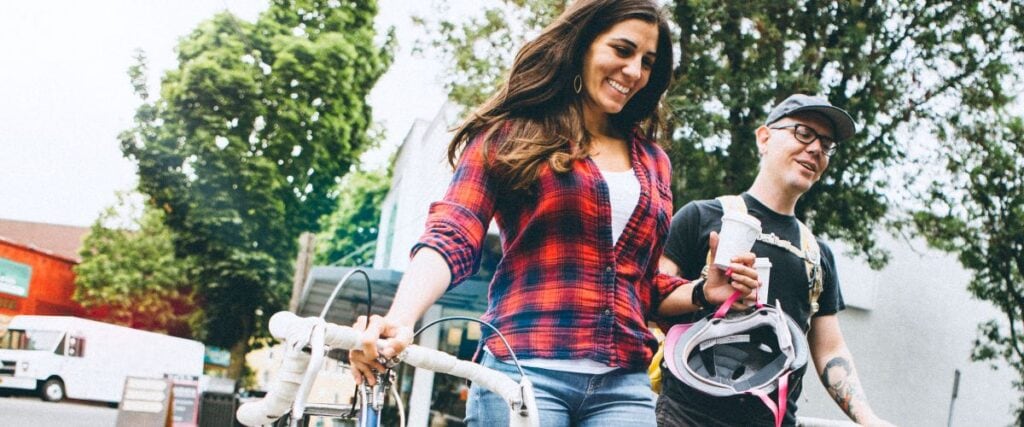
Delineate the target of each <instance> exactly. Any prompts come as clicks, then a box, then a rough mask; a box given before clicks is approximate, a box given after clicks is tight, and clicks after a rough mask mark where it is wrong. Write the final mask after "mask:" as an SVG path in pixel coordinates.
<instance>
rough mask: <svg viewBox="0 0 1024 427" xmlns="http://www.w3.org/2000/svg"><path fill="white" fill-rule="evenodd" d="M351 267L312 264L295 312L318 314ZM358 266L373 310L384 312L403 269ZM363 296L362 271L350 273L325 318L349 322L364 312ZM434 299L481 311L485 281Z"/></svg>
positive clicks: (443, 304)
mask: <svg viewBox="0 0 1024 427" xmlns="http://www.w3.org/2000/svg"><path fill="white" fill-rule="evenodd" d="M352 270H353V267H313V268H312V269H311V270H310V272H309V277H308V278H307V279H306V285H305V287H304V288H303V291H302V298H301V299H300V300H299V305H298V309H297V312H298V313H297V314H298V315H299V316H302V317H310V316H319V315H320V313H321V312H322V311H323V308H324V305H325V304H326V302H327V299H328V298H330V296H331V293H332V292H333V291H334V288H335V287H336V286H337V285H338V281H339V280H341V279H342V278H344V277H345V275H346V274H348V273H349V272H351V271H352ZM361 270H363V271H365V272H366V274H367V276H369V279H370V286H371V287H370V290H371V291H372V292H373V308H372V310H373V314H379V315H384V314H385V313H387V310H388V308H389V307H391V301H393V300H394V298H395V290H396V289H397V288H398V281H399V280H400V279H401V278H402V273H401V272H398V271H394V270H378V269H373V268H361ZM366 297H367V293H366V280H365V278H364V277H363V275H361V274H359V273H356V274H353V275H351V276H349V279H348V280H347V281H346V283H345V284H344V285H343V286H342V287H341V290H340V291H338V294H337V296H336V297H335V298H334V303H333V304H331V308H330V310H329V311H328V312H327V316H326V319H327V321H328V322H331V323H335V324H339V325H351V324H352V323H353V322H355V320H356V317H358V316H361V315H365V314H366ZM437 303H438V304H440V305H441V306H443V307H452V308H457V309H460V310H470V311H476V312H483V311H484V310H486V309H487V282H484V281H482V280H467V281H466V282H465V283H462V284H460V285H459V286H457V287H455V289H451V290H449V291H448V292H446V293H445V294H444V296H442V297H441V299H440V300H439V301H438V302H437Z"/></svg>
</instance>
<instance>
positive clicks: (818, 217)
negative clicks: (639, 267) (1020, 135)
mask: <svg viewBox="0 0 1024 427" xmlns="http://www.w3.org/2000/svg"><path fill="white" fill-rule="evenodd" d="M667 3H668V4H667V7H668V9H669V10H670V11H671V15H672V18H673V20H674V21H675V23H676V31H677V33H676V34H675V40H676V42H677V44H678V48H679V49H678V52H679V53H680V55H678V62H677V65H676V67H675V83H674V84H673V86H672V87H671V89H670V91H669V93H668V95H667V98H666V101H667V107H668V124H669V126H668V129H667V131H668V135H669V139H670V142H669V147H667V151H668V152H669V155H670V157H671V159H672V163H673V166H674V170H675V182H674V190H675V195H676V201H677V204H681V203H685V202H686V201H688V200H693V199H699V198H708V197H714V196H717V195H720V194H726V193H737V192H740V191H743V190H745V189H746V188H748V187H749V185H750V183H751V182H753V178H754V176H755V175H756V172H757V168H756V165H757V162H758V160H757V152H756V148H755V144H754V135H753V131H754V129H756V128H757V126H759V125H760V124H761V123H763V122H764V119H765V117H766V116H767V113H768V109H769V108H771V106H772V105H773V104H775V103H776V102H778V101H780V100H782V99H783V98H785V97H786V96H788V95H789V94H791V93H794V92H805V93H818V94H824V95H826V96H827V97H828V98H829V99H830V100H831V101H832V102H833V103H834V104H836V105H840V106H843V107H845V108H846V109H847V110H849V111H850V112H851V114H852V115H853V117H854V119H855V120H856V121H857V123H858V124H859V129H860V133H859V134H858V136H857V137H856V138H855V139H853V140H851V141H848V142H845V143H843V144H842V145H840V146H839V151H838V153H837V154H836V155H835V156H834V157H833V158H832V160H831V165H830V166H829V171H828V172H827V173H826V175H825V176H824V177H823V178H822V181H821V182H819V183H818V185H816V186H815V187H814V188H813V189H812V190H811V191H810V192H808V193H807V194H806V195H805V196H804V197H803V198H801V200H800V203H799V204H798V205H797V215H798V216H800V217H801V218H803V219H805V220H807V221H808V222H809V223H810V224H811V226H812V227H813V228H814V229H815V232H817V233H820V234H821V235H824V236H829V237H833V238H837V239H841V240H844V241H846V242H848V243H850V244H851V245H852V247H853V248H854V249H855V250H856V251H857V252H859V253H861V254H863V255H865V256H866V258H867V260H868V261H869V263H871V264H872V265H873V266H875V267H880V266H881V265H883V264H884V263H885V262H886V260H887V254H886V253H885V252H884V251H883V250H880V249H879V248H877V247H876V246H875V243H874V239H873V238H872V236H871V233H872V231H873V230H874V229H875V227H876V226H878V225H879V224H883V223H884V222H885V221H888V220H889V218H890V216H889V215H888V214H889V213H890V212H889V211H890V209H889V205H890V199H889V198H888V197H887V189H888V188H889V186H888V184H889V182H888V180H887V177H886V176H885V170H886V169H887V168H890V167H893V166H896V165H899V164H901V161H902V160H903V159H904V158H905V153H906V151H907V150H908V148H909V147H911V146H913V145H914V144H916V143H917V141H916V139H915V138H910V139H908V138H904V137H903V135H906V134H907V133H912V132H914V131H916V130H919V129H922V130H927V129H928V124H929V123H934V122H936V121H942V120H944V115H945V114H946V113H947V111H944V110H943V109H942V108H941V106H942V105H944V104H948V103H958V102H959V97H960V95H961V93H962V92H963V91H964V90H967V89H969V88H972V87H977V86H986V85H989V84H992V82H993V81H997V80H998V79H999V78H1000V76H1002V75H1005V74H1006V73H1007V71H1008V70H1007V68H1006V67H1005V61H1004V60H1003V59H1002V58H1001V57H1000V56H999V55H998V51H999V49H1000V46H1001V43H1004V42H1005V40H1004V39H1003V34H1005V33H1006V30H1007V28H1008V27H1010V26H1012V25H1014V22H1013V19H1014V18H1013V15H1012V14H1008V13H1006V11H1008V10H1009V9H1011V8H1015V7H1019V6H1018V5H1017V3H1019V2H1012V1H953V0H949V1H924V2H921V1H916V0H900V1H887V2H878V1H874V0H864V1H850V2H846V1H841V2H840V1H832V2H819V1H811V0H789V1H775V0H754V1H700V0H680V1H675V2H667ZM564 4H565V2H563V1H558V0H547V1H543V2H536V3H533V2H522V1H515V0H504V1H498V2H492V3H491V4H490V5H489V6H487V7H484V8H482V9H483V16H484V18H483V19H480V18H477V19H476V20H470V21H469V22H459V21H456V20H453V19H442V20H439V21H428V20H423V19H421V20H420V22H421V23H422V24H423V25H426V26H428V27H430V28H431V29H436V31H435V32H434V34H437V37H436V38H435V39H433V41H432V42H431V43H430V44H431V45H432V46H433V47H435V48H438V49H440V51H441V53H442V55H443V56H444V57H446V58H448V59H449V60H450V61H451V63H452V64H453V65H452V66H453V68H454V70H453V72H451V73H449V74H448V75H449V77H448V79H447V81H446V83H447V84H448V86H449V87H450V88H451V91H452V93H453V97H454V99H455V100H456V101H458V102H463V103H468V104H464V105H472V103H475V102H477V101H478V100H480V99H483V98H484V97H486V95H487V94H489V93H490V91H491V90H492V89H493V88H494V87H495V86H496V82H495V81H494V79H493V78H492V76H494V75H502V74H503V73H504V71H501V72H496V71H493V70H492V71H490V72H483V71H480V69H481V68H486V67H487V64H497V65H498V66H502V67H507V66H508V64H509V63H510V60H511V58H509V55H508V53H507V52H511V51H514V48H515V47H516V46H518V45H519V44H520V43H521V39H516V40H512V37H511V36H505V34H530V33H531V32H535V31H537V30H538V29H539V27H540V24H542V23H546V22H547V18H549V17H551V16H554V15H556V14H557V12H559V11H560V10H561V9H562V8H564ZM524 16H525V18H524ZM1017 19H1018V22H1019V17H1018V18H1017ZM1018 25H1019V24H1018ZM467 52H472V54H470V53H467ZM473 56H475V57H476V58H475V59H470V58H473ZM483 56H486V57H483Z"/></svg>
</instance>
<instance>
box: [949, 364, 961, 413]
mask: <svg viewBox="0 0 1024 427" xmlns="http://www.w3.org/2000/svg"><path fill="white" fill-rule="evenodd" d="M959 391H960V370H959V369H957V370H956V371H954V372H953V398H952V399H949V419H947V420H946V427H952V426H953V404H954V403H956V395H957V392H959Z"/></svg>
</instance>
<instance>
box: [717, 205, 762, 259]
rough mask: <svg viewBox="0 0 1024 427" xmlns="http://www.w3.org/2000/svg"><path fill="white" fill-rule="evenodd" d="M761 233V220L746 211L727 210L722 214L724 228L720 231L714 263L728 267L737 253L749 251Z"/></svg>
mask: <svg viewBox="0 0 1024 427" xmlns="http://www.w3.org/2000/svg"><path fill="white" fill-rule="evenodd" d="M760 234H761V221H758V220H757V218H754V217H752V216H750V215H749V214H745V213H735V212H727V213H726V214H725V215H722V229H721V231H719V232H718V251H717V252H715V261H714V264H715V266H717V267H718V268H721V269H722V270H725V269H728V268H729V264H730V263H731V260H732V258H733V257H735V256H736V255H739V254H741V253H744V252H749V251H750V248H753V247H754V242H755V241H756V240H757V236H758V235H760Z"/></svg>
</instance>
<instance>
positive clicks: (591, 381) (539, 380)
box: [466, 352, 657, 427]
mask: <svg viewBox="0 0 1024 427" xmlns="http://www.w3.org/2000/svg"><path fill="white" fill-rule="evenodd" d="M480 364H481V365H483V366H486V367H488V368H491V369H495V370H497V371H501V372H504V373H506V374H508V375H509V376H510V377H512V378H513V379H515V380H517V381H518V380H519V371H518V370H517V369H516V367H515V365H513V364H511V363H505V362H502V361H499V360H498V359H497V358H495V357H494V356H493V355H491V354H490V353H486V352H485V353H484V354H483V360H481V361H480ZM523 370H524V371H526V375H527V376H528V377H529V378H530V381H531V382H533V387H534V389H535V391H536V394H537V406H538V408H539V409H540V425H541V426H544V427H563V426H564V427H568V426H581V427H582V426H586V427H624V426H649V427H654V426H656V425H657V423H656V421H655V416H654V399H655V394H654V392H652V391H651V382H650V379H649V378H648V377H647V373H646V372H626V371H624V370H621V369H617V370H614V371H611V372H609V373H607V374H601V375H590V374H578V373H574V372H565V371H555V370H548V369H540V368H530V367H526V366H524V367H523ZM508 416H509V406H508V404H507V403H505V401H504V400H502V399H501V397H500V396H498V395H497V394H494V393H492V392H490V391H488V390H486V389H484V388H482V387H479V386H478V385H476V384H473V386H472V387H471V388H470V390H469V401H468V402H467V403H466V424H467V425H469V426H476V427H485V426H486V427H492V426H499V427H502V426H507V425H508Z"/></svg>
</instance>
